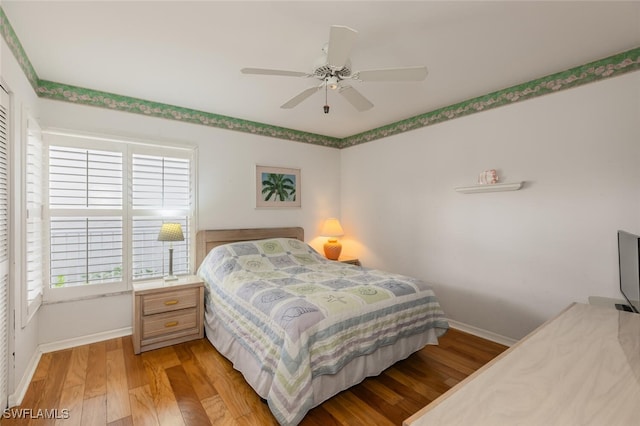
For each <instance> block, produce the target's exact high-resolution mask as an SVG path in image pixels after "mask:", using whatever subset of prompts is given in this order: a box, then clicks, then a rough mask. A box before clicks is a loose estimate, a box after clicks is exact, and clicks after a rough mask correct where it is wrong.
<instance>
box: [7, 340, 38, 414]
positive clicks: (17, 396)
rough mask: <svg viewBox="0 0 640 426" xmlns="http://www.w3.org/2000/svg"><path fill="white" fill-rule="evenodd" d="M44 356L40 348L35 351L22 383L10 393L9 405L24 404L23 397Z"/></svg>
mask: <svg viewBox="0 0 640 426" xmlns="http://www.w3.org/2000/svg"><path fill="white" fill-rule="evenodd" d="M41 357H42V352H40V350H39V349H36V351H35V352H34V353H33V356H32V357H31V359H30V360H29V365H27V368H26V370H25V373H24V375H23V376H22V379H21V380H20V383H18V384H17V385H16V389H15V391H14V392H13V393H12V394H11V395H9V401H8V403H9V407H15V406H16V405H20V404H22V399H23V398H24V396H25V394H26V393H27V389H29V384H30V383H31V379H32V378H33V375H34V373H35V372H36V368H37V367H38V363H39V362H40V358H41Z"/></svg>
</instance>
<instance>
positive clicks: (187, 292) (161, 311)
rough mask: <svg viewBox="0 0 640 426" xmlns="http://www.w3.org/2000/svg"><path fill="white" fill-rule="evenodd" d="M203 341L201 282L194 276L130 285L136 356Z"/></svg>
mask: <svg viewBox="0 0 640 426" xmlns="http://www.w3.org/2000/svg"><path fill="white" fill-rule="evenodd" d="M202 337H204V282H203V281H202V279H201V278H200V277H198V276H195V275H191V276H187V277H180V278H179V279H178V280H175V281H164V280H162V279H160V280H153V281H146V282H141V283H135V284H133V350H134V352H135V353H136V354H139V353H140V352H144V351H148V350H151V349H157V348H161V347H164V346H169V345H174V344H176V343H181V342H186V341H188V340H193V339H200V338H202Z"/></svg>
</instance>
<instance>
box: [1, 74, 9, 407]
mask: <svg viewBox="0 0 640 426" xmlns="http://www.w3.org/2000/svg"><path fill="white" fill-rule="evenodd" d="M8 145H9V95H8V94H7V92H5V91H4V89H3V88H2V86H0V405H1V406H2V409H4V408H5V407H6V406H7V396H8V395H7V394H8V392H7V382H8V364H9V363H8V360H9V327H8V324H9V318H8V312H9V296H8V285H9V249H8V245H9V182H8V181H9V170H8V168H9V155H8V152H7V151H8Z"/></svg>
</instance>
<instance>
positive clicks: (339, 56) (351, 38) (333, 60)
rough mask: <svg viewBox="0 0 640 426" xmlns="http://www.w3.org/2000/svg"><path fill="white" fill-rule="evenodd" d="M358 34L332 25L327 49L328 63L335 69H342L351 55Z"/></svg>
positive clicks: (349, 29)
mask: <svg viewBox="0 0 640 426" xmlns="http://www.w3.org/2000/svg"><path fill="white" fill-rule="evenodd" d="M357 36H358V32H357V31H356V30H354V29H351V28H349V27H345V26H342V25H332V26H331V30H330V32H329V46H328V47H327V63H328V64H329V66H331V67H333V68H335V69H342V68H343V67H344V66H345V64H346V63H347V61H348V60H349V55H350V54H351V48H352V47H353V43H355V41H356V37H357Z"/></svg>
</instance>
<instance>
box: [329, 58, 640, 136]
mask: <svg viewBox="0 0 640 426" xmlns="http://www.w3.org/2000/svg"><path fill="white" fill-rule="evenodd" d="M638 69H640V47H638V48H635V49H632V50H628V51H626V52H623V53H620V54H617V55H613V56H610V57H608V58H604V59H601V60H598V61H594V62H591V63H588V64H586V65H582V66H579V67H575V68H571V69H569V70H566V71H563V72H559V73H555V74H551V75H548V76H546V77H542V78H539V79H537V80H533V81H529V82H527V83H523V84H519V85H517V86H512V87H509V88H507V89H503V90H499V91H497V92H493V93H489V94H488V95H484V96H479V97H477V98H473V99H469V100H467V101H464V102H460V103H457V104H454V105H450V106H447V107H444V108H440V109H437V110H434V111H431V112H427V113H425V114H420V115H417V116H415V117H411V118H407V119H406V120H402V121H398V122H396V123H392V124H389V125H386V126H382V127H378V128H376V129H372V130H368V131H366V132H363V133H359V134H357V135H352V136H348V137H346V138H344V139H342V140H341V142H340V148H346V147H349V146H353V145H358V144H362V143H365V142H370V141H372V140H375V139H380V138H385V137H388V136H392V135H397V134H399V133H404V132H407V131H409V130H414V129H419V128H421V127H426V126H430V125H433V124H437V123H441V122H443V121H447V120H452V119H454V118H458V117H464V116H465V115H469V114H473V113H476V112H481V111H486V110H489V109H493V108H497V107H500V106H503V105H510V104H513V103H516V102H521V101H524V100H527V99H532V98H536V97H538V96H542V95H546V94H549V93H555V92H558V91H560V90H564V89H570V88H572V87H577V86H581V85H583V84H587V83H592V82H594V81H599V80H602V79H605V78H610V77H615V76H618V75H621V74H624V73H627V72H631V71H636V70H638Z"/></svg>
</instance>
